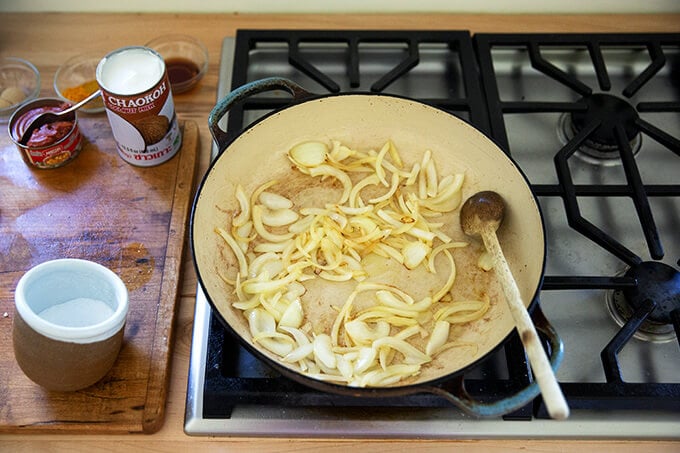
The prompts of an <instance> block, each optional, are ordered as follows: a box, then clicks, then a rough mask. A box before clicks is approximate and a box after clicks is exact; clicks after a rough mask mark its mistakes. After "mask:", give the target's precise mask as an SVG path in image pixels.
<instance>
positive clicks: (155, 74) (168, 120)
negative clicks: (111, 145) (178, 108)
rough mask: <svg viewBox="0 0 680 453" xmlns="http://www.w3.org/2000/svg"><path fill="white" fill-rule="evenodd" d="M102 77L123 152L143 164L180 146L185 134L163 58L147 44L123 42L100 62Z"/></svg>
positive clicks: (126, 157) (158, 159)
mask: <svg viewBox="0 0 680 453" xmlns="http://www.w3.org/2000/svg"><path fill="white" fill-rule="evenodd" d="M96 77H97V83H98V84H99V87H100V88H101V91H102V98H103V99H104V106H105V107H106V115H107V116H108V118H109V123H110V124H111V131H112V132H113V137H114V139H115V141H116V146H117V148H118V153H119V154H120V156H121V157H122V158H123V160H125V161H126V162H128V163H130V164H132V165H137V166H141V167H150V166H153V165H158V164H161V163H163V162H165V161H167V160H168V159H170V158H171V157H172V156H174V155H175V154H176V153H177V151H179V148H180V146H181V145H182V134H181V132H180V129H179V125H178V124H177V115H176V114H175V105H174V102H173V99H172V92H171V91H170V82H169V79H168V75H167V71H166V69H165V62H164V61H163V58H162V57H161V56H160V55H159V54H158V53H157V52H156V51H154V50H152V49H149V48H147V47H123V48H121V49H118V50H114V51H113V52H111V53H109V54H108V55H106V56H105V57H104V58H103V59H102V60H101V61H100V62H99V64H98V65H97V76H96Z"/></svg>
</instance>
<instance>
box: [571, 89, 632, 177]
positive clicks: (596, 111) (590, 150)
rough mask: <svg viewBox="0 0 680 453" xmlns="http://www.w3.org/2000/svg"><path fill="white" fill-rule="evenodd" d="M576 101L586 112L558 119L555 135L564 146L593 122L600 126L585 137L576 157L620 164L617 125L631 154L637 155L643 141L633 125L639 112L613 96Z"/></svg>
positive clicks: (600, 96)
mask: <svg viewBox="0 0 680 453" xmlns="http://www.w3.org/2000/svg"><path fill="white" fill-rule="evenodd" d="M578 102H579V103H584V104H585V105H586V106H587V109H586V110H583V111H578V112H571V113H565V114H564V115H562V117H561V118H560V127H559V131H558V132H559V134H560V137H561V138H562V140H563V142H564V143H565V144H566V143H567V142H568V141H569V140H571V139H572V138H573V137H574V136H575V135H576V134H577V133H578V132H579V131H580V130H582V129H583V128H584V127H586V126H587V125H588V124H590V123H592V122H593V121H599V122H601V124H600V126H599V127H598V128H597V129H595V131H593V133H592V134H590V136H588V138H587V139H586V140H585V142H584V143H583V144H582V145H581V146H580V148H579V152H577V153H575V155H577V156H579V157H581V158H582V159H583V160H585V161H586V162H589V163H591V164H599V165H617V164H620V163H621V159H620V155H619V144H618V140H617V138H616V126H617V125H620V126H622V127H623V131H624V133H625V135H626V137H627V139H628V141H629V143H630V147H631V150H632V151H633V154H634V155H635V154H637V153H638V151H639V150H640V147H641V144H642V139H641V134H640V133H639V131H638V127H637V125H636V124H635V122H636V121H637V119H638V113H637V111H636V110H635V108H634V107H633V106H632V105H630V104H629V103H628V102H626V101H624V100H623V99H620V98H618V97H616V96H612V95H611V94H603V93H599V94H593V95H590V96H585V97H582V98H581V99H579V101H578Z"/></svg>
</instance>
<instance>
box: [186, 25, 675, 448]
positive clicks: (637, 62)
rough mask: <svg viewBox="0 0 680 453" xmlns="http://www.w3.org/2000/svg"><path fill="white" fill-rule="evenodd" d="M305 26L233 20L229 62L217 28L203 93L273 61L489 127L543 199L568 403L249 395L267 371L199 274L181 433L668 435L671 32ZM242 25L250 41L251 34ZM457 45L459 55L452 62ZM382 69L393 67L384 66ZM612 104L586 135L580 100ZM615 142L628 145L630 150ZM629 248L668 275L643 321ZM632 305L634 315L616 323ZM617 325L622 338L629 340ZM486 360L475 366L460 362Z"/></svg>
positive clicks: (309, 80) (282, 69)
mask: <svg viewBox="0 0 680 453" xmlns="http://www.w3.org/2000/svg"><path fill="white" fill-rule="evenodd" d="M298 33H299V32H298ZM305 33H307V32H305ZM305 33H302V34H301V35H300V36H298V35H295V36H296V37H295V38H292V39H288V38H281V36H286V32H285V31H270V32H259V34H258V32H248V31H245V32H239V35H238V39H239V40H243V41H247V43H248V44H246V47H247V52H246V53H245V55H246V56H247V58H246V59H245V60H244V51H242V50H237V49H239V47H238V46H237V44H238V41H237V40H235V39H233V38H227V39H225V40H224V43H223V49H222V55H221V65H220V83H219V88H218V98H221V97H223V96H224V95H225V94H226V93H228V92H229V91H230V90H231V89H232V88H233V87H235V86H239V85H241V84H243V83H245V82H247V81H251V80H255V79H259V78H263V77H267V76H285V77H288V78H290V79H292V80H295V81H297V82H298V83H300V84H301V85H302V86H304V87H306V88H308V89H309V90H310V91H315V92H319V93H325V92H329V91H338V90H340V91H347V90H363V91H367V90H369V89H373V90H374V91H380V92H385V93H393V94H399V95H403V96H408V97H413V98H417V99H420V100H423V101H424V102H429V103H432V104H434V105H437V106H439V107H441V108H444V109H447V110H449V111H451V112H452V113H454V114H456V115H458V116H460V117H462V118H463V119H465V120H467V121H469V122H471V123H472V124H474V125H475V126H476V127H478V128H479V129H481V130H482V131H484V132H485V133H487V134H488V135H490V136H492V137H493V138H494V139H495V140H496V142H497V143H498V144H499V146H501V147H502V148H503V149H504V150H506V151H507V152H509V153H510V155H511V156H512V157H513V159H514V160H515V161H516V162H517V163H518V164H519V166H520V167H521V168H522V169H523V171H524V172H525V174H526V175H527V177H528V178H529V180H530V182H531V184H532V188H533V189H534V191H535V193H536V194H537V195H538V198H539V203H540V205H541V209H542V212H543V214H544V220H545V223H546V232H547V240H548V248H547V249H548V254H547V264H546V278H545V283H544V286H543V290H542V292H541V295H540V306H541V308H542V310H543V312H544V313H545V315H546V317H547V318H548V319H549V320H550V322H551V323H552V324H553V326H554V327H555V329H556V330H557V332H558V333H559V335H560V336H561V338H562V340H563V342H564V351H565V354H564V361H563V363H562V365H561V367H560V369H559V371H558V375H557V377H558V380H559V381H560V383H561V385H562V387H563V389H564V391H565V394H566V396H567V399H568V401H569V404H570V406H571V408H572V415H571V417H570V418H569V419H568V420H566V421H561V422H558V421H553V420H549V419H547V418H546V417H545V411H544V409H543V408H542V407H541V404H540V401H538V402H537V403H536V404H535V405H534V407H529V408H527V409H526V410H524V411H520V413H519V414H514V416H512V415H511V416H509V417H503V418H498V419H481V420H480V419H475V418H471V417H469V416H467V415H465V414H463V413H461V412H460V411H459V410H458V409H456V408H452V407H446V406H445V405H443V407H423V408H411V407H392V408H385V407H335V406H334V405H333V404H334V403H331V404H328V405H323V404H322V405H319V406H313V405H307V404H302V405H300V404H293V405H289V404H286V403H285V401H286V398H287V395H285V394H284V395H279V396H278V397H276V398H278V399H276V398H274V399H272V400H271V401H273V404H263V401H262V398H258V397H255V398H252V399H249V398H248V395H249V394H250V392H251V390H252V388H254V389H256V390H257V389H258V388H262V387H258V384H257V383H258V382H259V383H260V384H259V385H262V383H264V384H265V385H269V383H276V382H280V380H281V379H283V378H281V377H279V376H276V375H275V373H273V372H272V371H271V370H269V369H267V367H266V366H264V365H262V364H260V363H258V362H257V361H256V360H255V359H254V358H252V357H249V356H248V355H247V353H245V352H244V351H242V350H241V351H240V350H239V348H238V346H232V345H233V343H234V342H233V340H230V338H229V337H228V335H225V333H224V331H223V330H222V329H221V328H220V325H219V322H217V321H216V320H215V318H214V317H213V316H212V314H211V308H210V304H209V303H208V301H207V300H206V298H205V296H204V294H203V292H202V291H201V289H200V287H199V288H198V291H197V298H196V312H195V321H194V334H193V340H192V352H191V365H190V375H189V385H188V389H187V407H186V423H185V431H186V432H187V433H188V434H191V435H244V436H292V437H298V436H300V437H380V438H389V437H407V438H490V437H503V438H511V437H519V438H545V437H548V438H555V437H564V438H649V439H663V438H680V347H679V346H680V342H679V341H678V339H677V335H676V332H677V331H678V330H680V327H679V326H680V308H678V307H680V280H679V279H680V277H678V268H679V267H680V142H679V141H678V138H677V137H678V135H679V134H680V36H677V35H629V36H611V35H562V36H559V35H558V36H555V35H544V36H540V37H538V36H536V35H477V36H475V37H474V47H473V46H468V45H467V44H466V42H467V41H466V40H465V39H463V41H462V42H463V44H460V43H459V42H458V41H456V42H455V43H454V42H451V41H447V40H446V39H442V37H446V36H447V32H435V33H430V34H428V33H425V34H424V35H423V36H421V35H420V34H418V33H415V37H416V38H414V37H413V36H414V35H413V34H411V35H409V34H408V33H407V34H406V37H405V38H399V37H397V38H395V39H394V40H390V39H385V37H389V36H390V35H391V34H393V33H385V32H382V33H376V34H372V33H371V32H366V33H365V34H363V35H361V36H358V37H357V36H356V34H357V33H358V32H354V33H352V32H345V33H342V32H340V33H339V34H330V35H329V34H328V33H327V32H318V33H317V35H314V34H313V32H309V33H310V34H305ZM457 33H459V32H455V33H454V32H451V34H452V35H453V34H457ZM258 36H260V37H262V39H260V40H259V41H258V40H254V39H253V37H258ZM463 38H465V36H463ZM469 42H473V41H469ZM289 49H294V50H295V52H290V54H289ZM414 49H415V52H414ZM473 49H474V51H476V53H477V59H476V60H475V57H474V55H472V53H471V52H472V51H473ZM414 53H415V54H416V56H417V58H416V60H415V62H414V60H413V55H414ZM348 55H349V56H350V57H351V58H350V57H348ZM470 57H471V58H472V62H473V63H472V64H473V65H474V68H473V69H472V70H471V71H470V68H465V66H466V65H469V64H470V63H469V62H468V61H467V60H465V59H468V58H470ZM461 61H462V62H461ZM244 64H246V65H247V66H246V67H241V66H242V65H244ZM357 68H358V69H360V71H358V72H357V71H356V70H355V69H357ZM477 68H479V70H477ZM235 69H236V70H235ZM393 70H395V71H396V70H399V71H401V72H400V74H401V75H398V76H397V77H396V78H394V79H391V78H389V77H386V76H385V75H386V74H388V73H390V72H395V71H393ZM396 72H398V71H396ZM478 74H480V75H479V76H478ZM474 84H478V88H475V87H474V86H473V85H474ZM484 98H486V101H487V104H486V107H488V109H487V108H484V109H483V110H482V111H480V110H479V109H478V107H477V103H478V102H483V101H484ZM593 100H597V101H593ZM600 101H601V102H600ZM276 102H279V101H277V100H274V101H272V102H268V101H267V100H262V101H261V102H260V104H257V105H255V106H254V107H253V108H250V109H244V111H243V112H242V113H239V117H238V118H233V117H230V118H229V120H228V121H227V120H226V119H225V121H223V124H224V127H225V129H226V128H227V127H230V130H233V131H235V132H232V133H238V130H240V127H242V126H243V125H245V124H249V123H250V122H252V121H254V120H255V119H257V118H258V117H260V116H262V115H263V114H265V113H266V112H267V111H269V109H271V108H275V107H276ZM281 102H283V103H285V100H283V101H281ZM612 105H615V106H617V107H616V108H615V109H614V110H615V111H617V112H619V111H620V110H623V111H624V113H622V115H626V114H627V115H629V116H624V117H622V118H619V117H616V118H614V119H612V114H611V113H610V112H609V111H606V110H605V117H606V118H608V119H610V120H611V121H613V124H616V122H617V121H618V122H619V123H620V124H623V125H624V126H626V127H623V126H622V127H619V128H618V129H617V128H613V129H612V131H614V132H612V133H611V134H609V135H607V134H602V133H599V134H598V133H597V131H598V130H599V131H602V130H603V127H604V126H603V127H601V128H600V129H597V130H595V132H593V131H592V130H591V131H590V133H589V135H588V137H585V135H587V134H586V133H584V132H582V129H579V126H582V127H583V128H584V129H588V127H589V125H592V124H591V122H592V121H593V119H592V118H590V117H588V115H587V113H588V112H590V111H595V110H597V109H607V108H610V107H611V106H612ZM487 110H488V112H489V114H488V115H487V113H486V112H487ZM231 115H232V116H233V115H234V114H233V113H232V114H231ZM617 115H618V113H617ZM598 121H599V120H598ZM631 130H632V132H631ZM636 131H642V133H635V132H636ZM580 134H582V135H583V136H581V135H580ZM617 134H618V135H617ZM598 135H599V136H598ZM596 136H598V137H597V138H598V140H595V139H594V137H596ZM619 137H625V140H623V139H621V138H619ZM585 138H587V139H585ZM590 138H593V140H590ZM600 139H601V140H600ZM621 146H623V147H624V148H628V149H629V151H630V152H623V153H621V155H624V158H621V155H620V154H619V152H618V151H617V150H616V149H614V150H613V151H612V147H613V148H617V147H621ZM213 152H214V153H216V150H213ZM627 155H634V156H635V157H634V158H633V160H634V164H629V163H628V162H627V160H626V158H625V156H627ZM565 183H566V184H565ZM641 219H642V220H641ZM641 262H649V263H663V265H664V266H663V270H664V271H668V270H669V271H670V275H671V277H670V278H674V279H675V280H672V281H671V282H670V283H669V284H667V285H666V290H670V294H668V291H667V292H666V295H662V296H658V297H659V298H660V299H659V300H661V301H662V303H661V304H660V305H664V306H665V307H667V309H668V312H673V310H674V309H673V306H674V307H675V311H674V312H673V313H674V314H672V315H671V321H669V322H650V319H657V317H655V316H654V315H656V314H657V313H658V310H656V308H654V307H653V306H652V307H651V308H650V307H647V308H645V307H643V306H637V305H636V306H635V307H634V308H632V309H630V308H629V309H628V312H626V309H625V308H624V309H623V310H621V309H620V307H621V306H624V307H625V306H626V302H625V301H626V295H627V294H629V293H630V291H632V290H633V289H634V288H635V287H636V284H637V285H638V286H639V285H640V283H639V281H640V279H642V277H640V275H639V274H638V273H636V274H635V275H632V274H630V273H629V274H626V271H627V270H628V269H629V268H631V267H633V268H636V269H637V267H636V266H637V265H639V264H640V263H641ZM653 266H656V264H654V265H653ZM673 304H675V305H673ZM643 305H644V304H643ZM668 307H670V308H668ZM645 310H647V311H645ZM620 312H623V314H621V313H620ZM666 315H668V313H666ZM631 317H632V318H633V319H632V321H628V319H629V318H631ZM644 319H646V321H644V322H642V321H643V320H644ZM637 321H641V322H642V325H641V326H639V327H637V326H634V325H632V324H633V323H636V322H637ZM673 322H675V323H676V325H675V330H674V326H673ZM622 326H623V327H622ZM628 333H630V335H631V336H632V334H633V333H635V336H634V337H633V338H630V339H627V338H625V337H626V336H628ZM608 345H609V347H608ZM619 349H620V350H619ZM603 350H606V351H609V354H608V357H609V360H608V362H607V359H606V358H605V359H604V361H605V362H607V363H608V364H609V365H611V366H603V359H602V358H601V352H602V351H603ZM501 355H502V354H501ZM604 355H605V356H607V354H604ZM216 356H217V357H216ZM501 359H502V357H501ZM492 360H498V358H492ZM230 361H233V362H235V363H233V364H232V363H230ZM510 369H512V370H516V369H515V368H512V367H509V368H507V369H506V370H505V371H501V372H500V375H499V378H500V379H508V378H512V377H513V376H512V374H513V373H515V371H509V370H510ZM486 374H487V371H485V370H481V371H480V372H479V373H478V375H475V373H474V372H473V376H472V378H474V379H483V378H484V377H485V376H486ZM466 378H467V376H466ZM251 380H252V382H254V383H255V384H253V387H252V388H251ZM286 389H287V387H286ZM267 391H268V389H267ZM225 395H226V396H225ZM265 400H266V399H265ZM266 401H269V400H266Z"/></svg>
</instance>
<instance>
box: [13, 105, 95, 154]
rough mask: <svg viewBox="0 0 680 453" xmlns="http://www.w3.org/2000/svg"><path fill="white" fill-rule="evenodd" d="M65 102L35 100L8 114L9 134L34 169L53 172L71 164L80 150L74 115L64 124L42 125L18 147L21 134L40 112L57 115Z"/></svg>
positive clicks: (59, 122)
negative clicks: (9, 115)
mask: <svg viewBox="0 0 680 453" xmlns="http://www.w3.org/2000/svg"><path fill="white" fill-rule="evenodd" d="M69 105H70V104H69V103H68V102H66V103H65V102H63V101H61V100H59V99H52V98H42V99H35V100H34V101H31V102H29V103H27V104H25V105H24V106H23V107H20V108H19V109H18V110H17V111H15V112H14V114H12V117H11V118H10V121H9V132H10V137H11V138H12V141H13V142H14V144H15V145H16V147H17V149H18V150H19V152H20V153H21V157H23V159H24V161H25V162H26V163H27V164H29V165H32V166H34V167H37V168H57V167H61V166H62V165H65V164H66V163H68V162H70V161H71V160H73V159H74V158H75V157H76V156H77V155H78V154H79V153H80V150H81V149H82V135H81V134H80V130H79V128H78V117H77V115H76V114H75V113H73V114H72V115H69V116H68V117H67V118H66V119H65V120H59V121H55V122H52V123H49V124H45V125H43V126H41V127H40V128H38V129H37V130H35V131H33V132H32V133H31V137H29V140H28V143H26V144H25V145H22V144H21V143H19V140H20V139H21V134H23V132H24V131H25V130H26V128H27V127H28V125H29V124H30V123H31V122H32V121H33V120H34V119H35V117H36V116H38V115H40V114H41V113H43V112H60V111H62V110H64V109H65V108H66V107H68V106H69Z"/></svg>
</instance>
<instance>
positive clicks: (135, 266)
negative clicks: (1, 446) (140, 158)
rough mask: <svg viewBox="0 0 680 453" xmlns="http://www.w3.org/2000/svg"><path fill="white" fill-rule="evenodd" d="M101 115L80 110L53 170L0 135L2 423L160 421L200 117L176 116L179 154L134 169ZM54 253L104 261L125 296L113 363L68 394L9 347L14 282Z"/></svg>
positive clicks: (63, 427) (74, 425)
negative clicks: (30, 371) (30, 370)
mask: <svg viewBox="0 0 680 453" xmlns="http://www.w3.org/2000/svg"><path fill="white" fill-rule="evenodd" d="M104 118H105V117H104V114H100V115H96V116H92V117H85V116H84V115H81V120H80V121H79V126H80V129H81V131H82V133H83V135H84V136H85V140H84V146H83V149H82V151H81V152H80V154H79V155H78V156H77V157H76V158H75V159H74V160H73V161H71V162H69V163H68V164H66V165H65V166H63V167H60V168H56V169H50V170H40V169H34V168H33V167H30V166H28V165H26V164H25V163H24V161H23V159H22V158H21V156H20V153H19V151H18V150H17V149H16V148H15V147H14V145H13V144H12V143H11V141H10V140H9V137H8V136H7V135H6V134H5V135H3V136H2V137H1V138H0V153H1V154H0V184H1V185H2V199H1V204H0V206H2V208H1V209H2V211H1V212H0V250H2V254H1V255H0V313H2V314H3V315H2V318H0V344H1V345H2V347H1V348H0V370H2V371H0V401H2V403H0V409H1V410H0V431H38V432H42V431H78V432H122V433H125V432H154V431H156V430H157V429H158V428H160V427H161V425H162V422H163V416H164V413H165V400H166V396H167V386H168V373H169V370H170V364H169V361H170V358H171V354H170V351H171V342H172V333H173V330H172V327H173V321H174V317H175V313H176V307H177V304H176V302H177V300H178V297H177V296H178V289H179V282H180V270H181V264H182V253H183V248H184V232H185V229H186V223H187V214H188V210H189V207H190V201H191V195H192V188H193V180H194V175H195V173H196V162H197V147H198V127H197V125H196V123H195V122H193V121H183V125H182V130H183V143H182V148H181V149H180V151H179V153H178V154H177V155H175V156H174V157H173V158H172V159H171V160H170V161H168V162H166V163H164V164H161V165H158V166H154V167H149V168H140V167H134V166H131V165H129V164H127V163H126V162H124V161H123V160H122V159H121V158H120V157H119V156H118V152H117V151H116V147H115V143H114V141H113V137H112V135H111V133H110V130H108V129H107V127H106V125H105V124H104V122H103V121H102V120H104ZM104 121H105V120H104ZM56 258H82V259H88V260H91V261H95V262H97V263H100V264H103V265H104V266H106V267H108V268H109V269H111V270H113V271H114V272H115V273H116V274H118V275H119V276H120V277H121V278H122V279H123V281H124V282H125V285H126V286H127V288H128V291H129V295H130V308H129V312H128V316H127V322H126V327H125V340H124V343H123V347H122V350H121V352H120V355H119V356H118V360H117V362H116V363H115V365H114V367H113V369H112V370H111V371H110V372H109V373H108V374H107V375H106V376H105V377H104V378H103V379H102V380H101V381H99V382H98V383H97V384H95V385H93V386H91V387H88V388H86V389H84V390H81V391H77V392H50V391H47V390H45V389H43V388H41V387H39V386H38V385H36V384H34V383H33V382H31V381H30V380H29V379H28V378H26V376H24V374H23V372H22V371H21V369H20V368H19V366H18V365H17V363H16V360H15V358H14V353H13V348H12V347H11V345H12V335H11V332H12V329H11V324H12V319H13V318H14V315H15V313H14V305H13V300H14V299H13V297H14V291H13V290H14V288H15V287H16V283H17V282H18V280H19V278H20V277H21V276H22V275H23V273H24V272H26V271H27V270H28V269H30V268H31V267H33V266H35V265H36V264H39V263H41V262H44V261H47V260H50V259H56Z"/></svg>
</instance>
